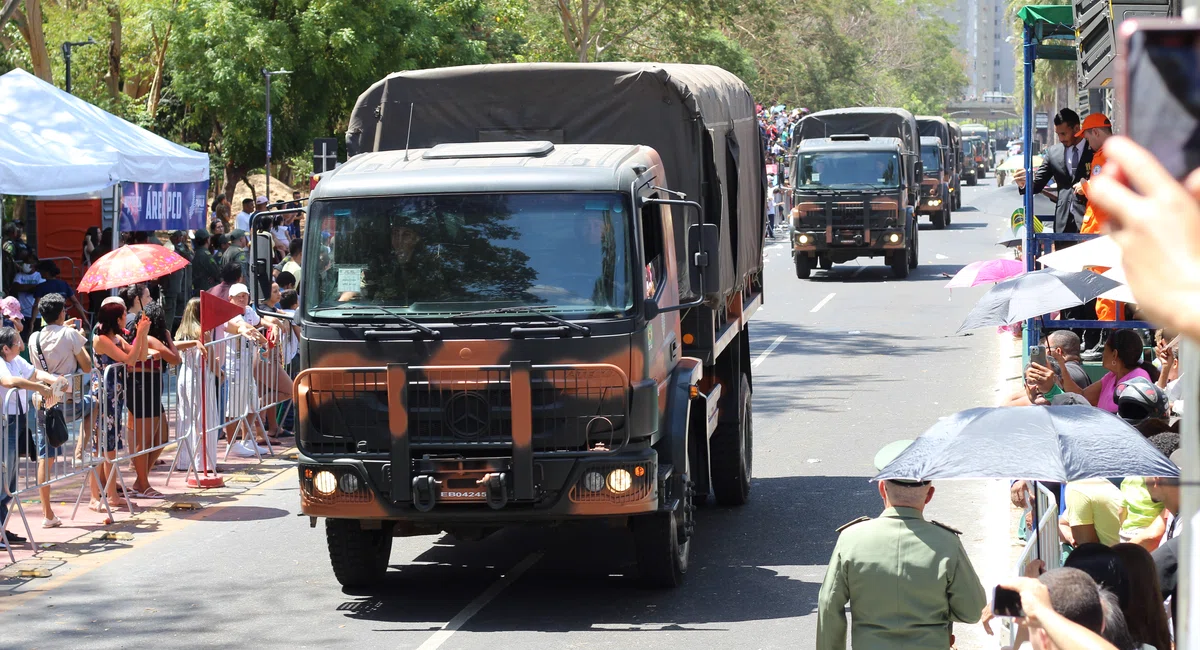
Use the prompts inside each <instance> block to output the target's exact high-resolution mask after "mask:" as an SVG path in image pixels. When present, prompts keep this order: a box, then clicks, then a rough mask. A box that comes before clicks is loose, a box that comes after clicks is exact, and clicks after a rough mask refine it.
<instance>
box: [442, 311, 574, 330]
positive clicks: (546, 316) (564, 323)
mask: <svg viewBox="0 0 1200 650" xmlns="http://www.w3.org/2000/svg"><path fill="white" fill-rule="evenodd" d="M489 314H529V315H533V316H541V317H542V318H544V319H546V320H548V321H551V322H554V323H558V324H559V325H562V326H564V327H568V328H570V329H572V330H574V331H576V332H579V333H581V334H583V335H584V336H589V335H591V333H592V329H591V328H590V327H588V326H586V325H580V324H579V323H572V322H571V321H569V320H567V319H565V318H560V317H558V316H555V315H554V314H547V313H546V312H544V311H541V310H539V309H538V308H537V307H499V308H496V309H481V310H479V311H466V312H463V313H461V314H455V315H454V316H451V317H450V320H458V319H460V318H468V317H470V316H487V315H489Z"/></svg>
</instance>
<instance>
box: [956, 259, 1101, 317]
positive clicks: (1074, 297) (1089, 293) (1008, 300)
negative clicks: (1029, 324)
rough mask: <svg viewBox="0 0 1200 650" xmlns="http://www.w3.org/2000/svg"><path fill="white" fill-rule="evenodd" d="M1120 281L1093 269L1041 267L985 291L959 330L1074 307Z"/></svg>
mask: <svg viewBox="0 0 1200 650" xmlns="http://www.w3.org/2000/svg"><path fill="white" fill-rule="evenodd" d="M1120 285H1121V283H1119V282H1117V281H1115V280H1111V279H1109V278H1106V277H1104V276H1102V275H1100V274H1098V273H1092V272H1091V271H1058V270H1055V269H1042V270H1041V271H1034V272H1032V273H1026V274H1025V275H1019V276H1017V277H1015V278H1010V279H1008V280H1005V281H1004V282H1001V283H1000V284H997V285H996V286H994V287H992V288H991V289H989V290H988V292H987V293H985V294H983V297H982V298H980V299H979V302H977V303H975V307H974V308H973V309H971V313H969V314H967V318H966V320H964V321H963V324H962V325H961V326H959V328H958V331H959V332H965V331H967V330H973V329H978V328H980V327H988V326H989V325H1012V324H1013V323H1017V322H1020V321H1023V320H1026V319H1028V318H1034V317H1037V316H1041V315H1043V314H1049V313H1050V312H1052V311H1060V310H1063V309H1066V308H1068V307H1075V306H1077V305H1082V304H1083V303H1085V302H1087V301H1089V300H1091V299H1092V298H1095V297H1096V296H1099V295H1100V294H1102V293H1104V292H1105V291H1109V290H1111V289H1115V288H1117V287H1119V286H1120Z"/></svg>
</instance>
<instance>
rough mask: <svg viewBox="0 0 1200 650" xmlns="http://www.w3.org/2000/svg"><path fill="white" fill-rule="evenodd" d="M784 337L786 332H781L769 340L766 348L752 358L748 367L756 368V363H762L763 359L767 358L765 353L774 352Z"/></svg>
mask: <svg viewBox="0 0 1200 650" xmlns="http://www.w3.org/2000/svg"><path fill="white" fill-rule="evenodd" d="M786 338H787V334H782V335H780V336H779V337H777V338H776V339H775V340H774V341H771V345H768V346H767V349H766V350H763V351H762V352H761V353H760V354H759V355H758V357H757V358H755V359H754V361H752V362H750V367H751V368H757V367H758V364H760V363H762V362H763V360H764V359H766V358H767V355H769V354H771V353H772V352H774V351H775V348H777V347H779V344H780V343H783V340H784V339H786Z"/></svg>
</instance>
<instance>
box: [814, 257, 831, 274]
mask: <svg viewBox="0 0 1200 650" xmlns="http://www.w3.org/2000/svg"><path fill="white" fill-rule="evenodd" d="M817 266H820V267H821V270H822V271H828V270H830V269H832V268H833V258H832V257H830V256H828V255H818V256H817Z"/></svg>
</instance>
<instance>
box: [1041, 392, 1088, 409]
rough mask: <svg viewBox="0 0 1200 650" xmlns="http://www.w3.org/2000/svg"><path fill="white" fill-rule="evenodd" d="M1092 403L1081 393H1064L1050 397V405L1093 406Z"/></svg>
mask: <svg viewBox="0 0 1200 650" xmlns="http://www.w3.org/2000/svg"><path fill="white" fill-rule="evenodd" d="M1091 405H1092V403H1091V402H1089V401H1087V398H1086V397H1084V396H1083V395H1080V394H1079V393H1063V394H1062V395H1055V396H1054V397H1052V398H1050V406H1091Z"/></svg>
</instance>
